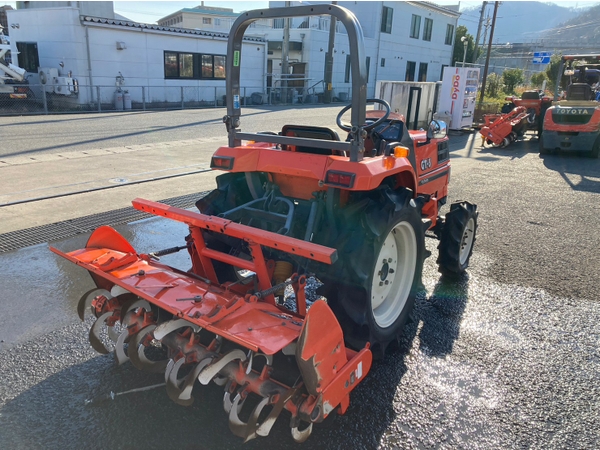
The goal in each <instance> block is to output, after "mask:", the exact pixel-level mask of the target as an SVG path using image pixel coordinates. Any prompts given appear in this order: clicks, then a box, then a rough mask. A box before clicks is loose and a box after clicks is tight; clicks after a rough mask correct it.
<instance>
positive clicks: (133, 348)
mask: <svg viewBox="0 0 600 450" xmlns="http://www.w3.org/2000/svg"><path fill="white" fill-rule="evenodd" d="M155 328H156V325H154V324H152V325H148V326H147V327H145V328H142V329H141V330H140V331H139V332H137V333H136V334H134V335H133V336H132V337H131V339H130V341H129V351H128V353H129V359H130V360H131V364H133V365H134V367H136V368H138V369H140V370H145V371H146V372H153V373H161V372H164V371H165V369H166V368H167V363H168V361H167V360H166V359H163V360H161V361H150V360H149V359H148V358H147V357H146V353H145V350H146V347H145V346H144V345H141V342H142V340H143V339H144V338H145V337H146V336H147V335H148V334H150V333H152V332H153V331H154V329H155Z"/></svg>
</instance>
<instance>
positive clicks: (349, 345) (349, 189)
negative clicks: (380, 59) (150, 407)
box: [52, 5, 478, 442]
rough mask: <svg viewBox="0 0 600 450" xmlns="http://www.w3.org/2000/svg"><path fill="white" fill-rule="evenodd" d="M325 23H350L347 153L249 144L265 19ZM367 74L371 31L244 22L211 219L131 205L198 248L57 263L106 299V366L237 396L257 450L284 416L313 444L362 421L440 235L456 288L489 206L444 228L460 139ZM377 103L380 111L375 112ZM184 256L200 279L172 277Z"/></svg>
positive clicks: (80, 253)
mask: <svg viewBox="0 0 600 450" xmlns="http://www.w3.org/2000/svg"><path fill="white" fill-rule="evenodd" d="M310 15H332V16H335V17H336V18H337V19H338V20H339V21H341V22H342V23H343V25H345V27H346V30H347V34H348V39H349V43H350V48H352V49H353V51H352V62H351V70H352V80H353V87H352V102H351V104H350V105H348V106H346V107H345V108H343V109H342V110H341V111H340V113H339V115H338V117H337V125H338V126H339V128H340V129H341V130H342V131H344V132H347V138H346V136H344V137H343V138H342V139H340V137H339V135H338V133H337V132H336V131H334V130H332V129H330V128H326V127H323V126H304V125H303V126H300V125H294V124H290V125H286V126H284V127H283V128H282V129H281V130H279V131H277V132H261V133H242V132H241V131H240V116H241V108H240V67H241V61H242V54H241V48H242V45H241V44H242V38H243V35H244V32H245V30H246V29H247V28H248V26H249V25H250V24H252V23H253V22H254V21H255V20H257V19H264V18H279V17H290V16H291V17H306V16H310ZM365 60H366V58H365V51H364V46H363V37H362V30H361V28H360V25H359V23H358V20H357V19H356V17H355V16H354V15H353V14H352V13H351V12H350V11H348V10H346V9H344V8H342V7H339V6H335V5H313V6H300V7H295V8H273V9H265V10H255V11H249V12H245V13H243V14H242V15H241V16H240V17H239V18H238V19H237V20H236V22H235V23H234V24H233V27H232V28H231V33H230V37H229V44H228V52H227V67H226V69H227V81H226V86H227V92H228V96H227V115H226V116H225V117H224V122H225V125H226V128H227V132H228V140H229V141H228V145H226V146H223V147H220V148H219V149H218V150H217V151H216V153H215V154H214V156H213V158H212V167H213V168H214V169H217V170H220V171H223V172H224V173H223V174H222V175H219V176H218V177H217V188H216V189H215V190H214V191H213V192H211V193H210V194H209V195H207V196H206V197H204V198H202V199H200V200H199V201H198V203H197V206H198V209H199V210H200V212H199V213H198V212H191V211H187V210H182V209H178V208H174V207H170V206H167V205H164V204H161V203H157V202H152V201H148V200H142V199H136V200H134V201H133V205H134V207H135V208H137V209H139V210H142V211H146V212H148V213H150V214H155V215H157V216H159V217H164V218H168V219H172V220H176V221H180V222H184V223H186V224H187V225H188V226H189V230H190V233H189V235H188V236H187V237H186V238H185V242H183V244H184V245H182V246H181V247H176V248H174V249H167V250H164V251H159V252H155V253H150V254H138V253H137V252H136V251H135V250H134V249H133V248H132V246H131V245H130V244H129V243H128V242H127V241H126V240H125V239H124V238H123V237H122V236H120V235H119V234H118V233H117V232H116V231H114V230H113V229H112V228H110V227H100V228H99V229H97V230H96V231H94V232H93V233H92V235H91V236H90V238H89V241H88V243H87V245H86V248H84V249H81V250H75V251H72V252H69V253H63V252H61V251H59V250H57V249H52V250H53V251H54V252H55V253H57V254H59V255H61V256H63V257H65V258H67V259H68V260H70V261H72V262H74V263H75V264H78V265H79V266H81V267H83V268H84V269H87V270H88V272H89V273H90V274H91V276H92V279H93V281H94V283H95V284H96V287H95V288H94V289H92V290H90V291H89V292H87V293H86V294H84V295H83V297H82V298H81V300H80V302H79V305H78V312H79V315H80V317H82V318H83V316H84V313H85V311H86V310H88V309H90V310H91V312H92V314H93V315H95V316H96V318H97V319H96V321H95V322H94V325H93V326H92V328H91V330H90V343H91V345H92V346H93V347H94V348H95V349H96V350H98V351H99V352H101V353H109V352H114V355H115V357H116V360H117V361H118V362H119V363H123V362H125V361H127V360H130V361H131V362H132V363H133V364H134V366H136V367H138V368H140V369H143V370H150V371H157V372H164V374H165V381H166V386H167V393H168V395H169V397H170V398H171V399H172V400H174V401H175V402H177V403H178V404H181V405H190V404H191V403H192V402H193V401H194V397H193V395H192V390H193V388H194V387H195V385H197V382H199V384H203V385H206V384H208V383H210V381H214V382H215V383H216V384H218V385H220V386H223V387H224V389H225V396H224V399H223V406H224V409H225V411H226V413H227V414H228V415H229V424H230V429H231V430H232V431H233V433H235V434H236V435H238V436H240V437H242V438H243V439H245V440H248V439H252V438H254V437H256V436H266V435H267V434H268V433H269V431H270V429H271V427H272V426H273V424H274V422H275V420H276V419H277V417H278V416H279V415H280V414H281V413H282V412H283V410H286V411H287V412H288V413H289V416H290V417H291V419H290V427H291V430H292V436H293V438H294V440H296V441H298V442H302V441H304V440H305V439H306V438H307V437H308V436H309V435H310V433H311V430H312V426H313V423H317V422H321V421H323V420H324V419H325V418H326V417H327V416H328V415H330V414H332V413H334V412H337V413H339V414H343V413H344V412H345V411H346V410H347V408H348V404H349V398H350V397H349V395H350V392H351V391H352V390H353V389H354V388H355V387H356V386H357V385H358V384H359V383H360V382H361V381H362V380H363V379H364V378H365V376H366V375H367V374H368V372H369V369H370V368H371V362H372V358H373V356H376V357H381V356H383V355H384V353H385V350H386V347H387V346H388V345H389V344H390V343H392V342H393V341H395V340H397V339H398V337H399V336H400V334H401V332H402V329H403V327H404V325H405V323H406V321H407V319H408V318H409V315H410V313H411V310H412V309H413V304H414V300H415V295H416V293H417V291H418V290H419V289H420V288H421V271H422V267H423V260H424V258H425V257H426V256H428V252H427V250H426V248H425V232H426V231H427V230H431V231H432V233H434V234H435V235H436V236H437V237H438V238H439V239H440V244H439V247H438V248H439V256H438V263H439V267H440V270H441V272H442V273H444V274H447V275H459V274H462V273H463V272H464V271H465V269H466V268H467V266H468V264H469V258H470V256H471V253H472V250H473V244H474V242H475V233H476V229H477V217H478V213H477V208H476V206H475V205H473V204H471V203H468V202H466V201H461V202H457V203H454V204H452V206H451V207H450V211H449V212H448V213H447V214H446V215H445V217H442V216H439V208H440V207H441V206H442V205H443V204H444V203H445V202H446V199H447V195H448V181H449V177H450V160H449V151H448V150H449V149H448V137H447V136H446V125H445V124H444V123H443V122H438V121H433V122H432V123H431V125H430V126H429V128H428V130H427V131H426V132H425V131H410V132H409V131H408V130H407V127H406V124H405V121H404V118H403V117H402V116H400V115H397V114H392V113H391V112H390V108H389V105H388V104H387V103H386V102H384V101H382V100H379V99H376V100H367V99H366V66H365ZM368 102H375V103H377V104H379V105H381V106H382V107H383V110H381V111H368V112H367V111H366V104H367V103H368ZM349 109H351V123H350V124H348V123H345V122H344V118H343V116H344V113H345V112H347V111H348V110H349ZM181 249H186V250H187V251H188V252H189V254H190V260H191V263H190V265H191V269H190V270H188V271H184V270H180V269H176V268H173V267H169V266H167V265H165V264H162V263H161V262H159V261H158V257H160V256H161V255H164V254H167V253H170V252H174V251H178V250H181ZM317 283H319V284H322V289H321V292H320V294H322V296H323V297H320V298H318V299H315V298H307V296H306V292H307V289H305V288H306V286H307V285H308V284H311V286H313V287H314V286H316V284H317ZM103 330H104V331H103ZM104 334H106V336H104ZM157 352H158V356H157ZM240 416H242V417H246V418H247V420H246V421H244V420H242V419H240Z"/></svg>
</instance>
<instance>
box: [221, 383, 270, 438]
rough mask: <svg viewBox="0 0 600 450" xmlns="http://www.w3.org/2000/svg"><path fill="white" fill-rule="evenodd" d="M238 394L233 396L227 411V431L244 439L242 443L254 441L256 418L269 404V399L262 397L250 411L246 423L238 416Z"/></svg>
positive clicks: (256, 428)
mask: <svg viewBox="0 0 600 450" xmlns="http://www.w3.org/2000/svg"><path fill="white" fill-rule="evenodd" d="M240 398H241V396H240V394H238V395H236V396H235V399H234V400H233V404H232V405H231V409H230V410H229V429H230V430H231V432H232V433H233V434H235V435H236V436H239V437H241V438H244V442H248V441H249V440H250V439H254V438H255V437H256V436H257V434H256V430H258V428H259V423H258V417H259V416H260V413H261V412H262V410H263V408H264V407H265V406H267V405H268V404H269V397H263V399H262V400H261V401H260V403H259V404H258V405H256V406H255V407H254V409H253V410H252V414H250V418H249V419H248V422H242V421H241V420H240V418H239V416H238V405H239V403H240Z"/></svg>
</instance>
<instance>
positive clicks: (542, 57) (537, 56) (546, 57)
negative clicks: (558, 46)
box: [533, 52, 552, 64]
mask: <svg viewBox="0 0 600 450" xmlns="http://www.w3.org/2000/svg"><path fill="white" fill-rule="evenodd" d="M550 56H552V53H550V52H535V53H534V54H533V64H550Z"/></svg>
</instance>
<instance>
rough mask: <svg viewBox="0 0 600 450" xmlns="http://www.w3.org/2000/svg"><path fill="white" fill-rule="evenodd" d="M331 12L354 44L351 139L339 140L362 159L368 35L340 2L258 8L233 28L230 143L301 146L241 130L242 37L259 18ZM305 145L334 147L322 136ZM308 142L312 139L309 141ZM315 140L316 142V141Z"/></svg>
mask: <svg viewBox="0 0 600 450" xmlns="http://www.w3.org/2000/svg"><path fill="white" fill-rule="evenodd" d="M320 15H330V16H333V17H335V18H336V19H337V20H339V21H340V22H342V24H344V26H345V27H346V31H347V32H348V41H349V44H350V49H351V51H350V55H351V63H350V70H351V74H352V113H351V125H352V131H350V136H351V141H350V142H336V143H335V146H336V147H340V146H341V147H343V149H340V150H344V151H347V152H348V153H349V154H350V160H351V161H360V160H361V159H362V156H363V153H364V139H365V137H366V132H365V131H364V130H363V128H362V127H363V125H364V123H365V116H366V99H367V69H366V58H365V49H364V38H363V32H362V28H361V26H360V24H359V22H358V19H357V18H356V16H355V15H354V14H353V13H352V12H351V11H349V10H348V9H346V8H343V7H341V6H337V5H312V6H297V7H291V8H269V9H256V10H252V11H246V12H244V13H242V14H241V15H240V16H239V17H238V18H237V20H236V21H235V22H234V24H233V26H232V27H231V31H230V34H229V41H228V44H227V61H226V71H227V72H226V73H227V78H226V89H227V96H226V102H227V115H226V116H225V117H224V118H223V122H225V125H226V127H227V132H228V135H229V146H230V147H237V146H239V145H241V141H242V140H243V139H244V140H253V141H256V142H275V143H280V144H290V145H297V144H296V143H295V142H294V141H295V140H297V139H298V138H292V137H284V136H271V135H266V134H254V133H241V132H240V130H239V127H240V115H241V108H240V106H241V101H240V67H241V61H242V39H243V37H244V33H245V31H246V29H247V28H248V26H250V24H251V23H252V22H254V21H256V20H258V19H273V18H282V17H284V18H286V17H306V16H320ZM302 141H303V142H302V144H301V145H303V146H307V147H316V148H319V147H323V146H324V142H327V143H328V145H329V146H331V144H332V141H323V140H320V139H306V138H305V139H303V140H302ZM307 141H308V142H307ZM313 141H314V142H313Z"/></svg>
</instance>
